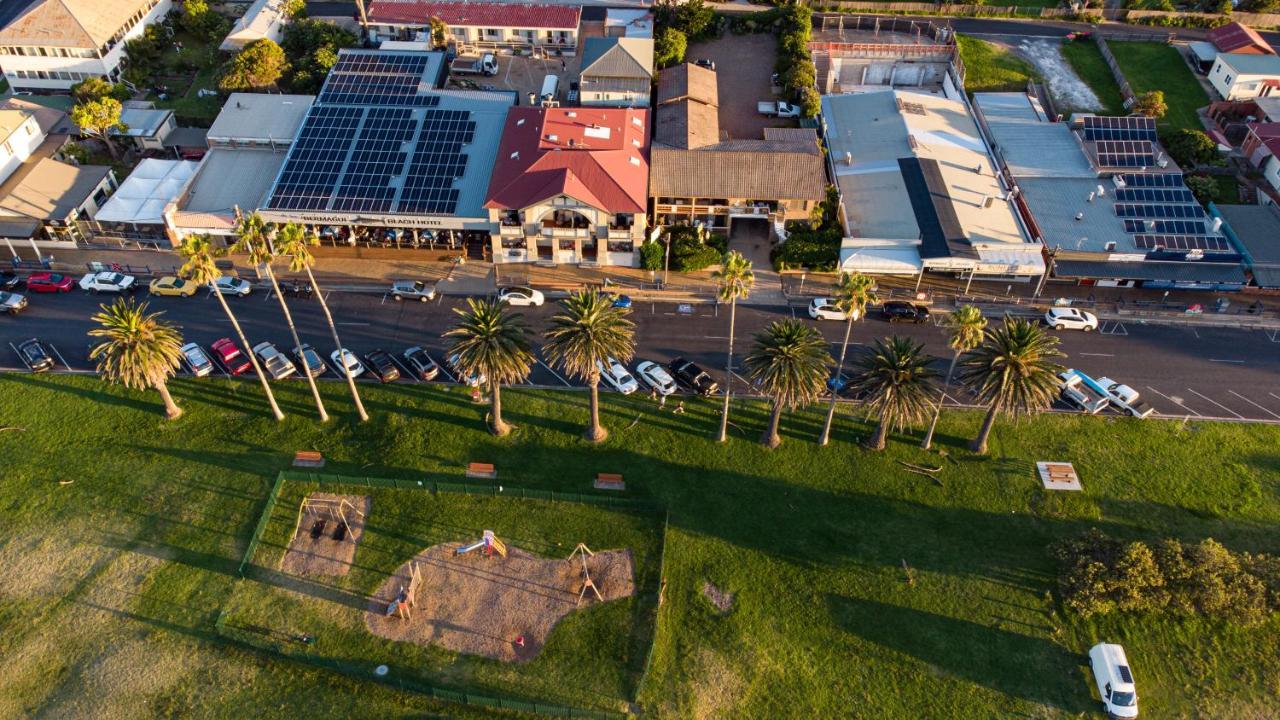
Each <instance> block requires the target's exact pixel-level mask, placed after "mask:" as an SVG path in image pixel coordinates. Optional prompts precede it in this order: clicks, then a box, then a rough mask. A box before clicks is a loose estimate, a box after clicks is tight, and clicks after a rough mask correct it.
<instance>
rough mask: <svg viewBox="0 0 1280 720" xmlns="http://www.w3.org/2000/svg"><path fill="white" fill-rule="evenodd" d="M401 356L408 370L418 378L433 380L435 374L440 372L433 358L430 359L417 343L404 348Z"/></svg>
mask: <svg viewBox="0 0 1280 720" xmlns="http://www.w3.org/2000/svg"><path fill="white" fill-rule="evenodd" d="M402 357H403V358H404V362H405V364H406V365H408V366H409V369H410V370H413V372H414V374H415V375H417V376H418V379H420V380H435V379H436V376H437V375H439V374H440V366H439V365H437V364H436V361H435V360H432V359H431V356H430V355H428V354H427V351H426V350H423V349H422V348H420V347H418V346H417V345H415V346H413V347H411V348H409V349H408V350H405V351H404V353H403V354H402Z"/></svg>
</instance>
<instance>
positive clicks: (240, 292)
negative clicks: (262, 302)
mask: <svg viewBox="0 0 1280 720" xmlns="http://www.w3.org/2000/svg"><path fill="white" fill-rule="evenodd" d="M213 289H214V290H216V291H217V292H218V294H219V295H230V296H232V297H244V296H246V295H248V294H249V293H251V292H253V285H250V284H249V282H248V281H246V280H241V279H240V278H238V277H231V276H230V275H223V276H222V277H220V278H218V279H217V280H214V281H213Z"/></svg>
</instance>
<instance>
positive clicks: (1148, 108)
mask: <svg viewBox="0 0 1280 720" xmlns="http://www.w3.org/2000/svg"><path fill="white" fill-rule="evenodd" d="M1130 109H1131V110H1133V111H1134V112H1136V113H1142V114H1143V115H1146V116H1147V117H1152V118H1156V119H1157V120H1159V119H1160V118H1162V117H1164V115H1165V113H1167V112H1169V104H1168V103H1166V102H1165V101H1164V92H1163V91H1161V90H1149V91H1147V92H1144V93H1142V94H1140V95H1138V96H1137V97H1136V98H1134V102H1133V107H1132V108H1130Z"/></svg>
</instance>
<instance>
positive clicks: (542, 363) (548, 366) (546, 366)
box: [537, 358, 573, 387]
mask: <svg viewBox="0 0 1280 720" xmlns="http://www.w3.org/2000/svg"><path fill="white" fill-rule="evenodd" d="M537 363H538V364H539V365H541V366H542V367H544V368H546V369H547V372H549V373H551V374H552V375H555V376H556V379H557V380H559V381H560V382H562V383H564V384H565V385H566V386H568V387H573V383H571V382H569V381H568V380H565V379H564V378H562V377H560V373H558V372H556V371H555V370H552V369H551V366H550V365H548V364H546V363H545V362H543V361H542V360H541V359H540V358H538V359H537Z"/></svg>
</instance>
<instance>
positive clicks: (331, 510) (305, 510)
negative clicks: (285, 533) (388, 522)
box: [293, 497, 364, 542]
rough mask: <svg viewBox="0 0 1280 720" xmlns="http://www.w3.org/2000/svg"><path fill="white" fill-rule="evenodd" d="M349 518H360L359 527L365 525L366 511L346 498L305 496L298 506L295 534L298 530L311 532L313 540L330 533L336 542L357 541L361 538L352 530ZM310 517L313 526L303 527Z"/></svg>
mask: <svg viewBox="0 0 1280 720" xmlns="http://www.w3.org/2000/svg"><path fill="white" fill-rule="evenodd" d="M349 518H359V520H360V522H359V523H357V525H358V526H359V527H364V512H362V511H361V510H360V508H358V507H356V506H355V505H352V504H351V502H350V501H349V500H347V499H346V498H339V499H336V500H334V499H331V498H316V497H305V498H303V499H302V503H301V504H300V505H299V506H298V520H297V522H296V523H295V524H294V531H293V534H294V536H297V534H298V530H304V531H305V532H308V533H310V535H311V539H312V540H320V539H321V538H323V537H325V536H326V535H329V536H331V537H332V539H333V540H335V541H336V542H344V541H346V542H356V541H357V540H359V538H358V537H357V536H356V534H355V533H354V532H352V531H351V528H352V527H353V526H352V524H351V523H350V522H348V519H349ZM304 519H310V521H311V527H310V528H303V520H304Z"/></svg>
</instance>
